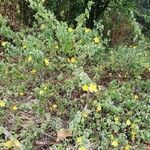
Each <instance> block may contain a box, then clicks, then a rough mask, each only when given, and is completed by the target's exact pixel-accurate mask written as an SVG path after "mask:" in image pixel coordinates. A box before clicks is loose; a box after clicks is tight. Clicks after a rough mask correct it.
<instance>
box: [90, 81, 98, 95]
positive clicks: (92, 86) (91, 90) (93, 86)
mask: <svg viewBox="0 0 150 150" xmlns="http://www.w3.org/2000/svg"><path fill="white" fill-rule="evenodd" d="M89 91H90V92H91V93H93V92H97V91H98V90H97V85H96V84H94V83H91V84H90V86H89Z"/></svg>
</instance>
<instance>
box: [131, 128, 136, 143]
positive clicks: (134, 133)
mask: <svg viewBox="0 0 150 150" xmlns="http://www.w3.org/2000/svg"><path fill="white" fill-rule="evenodd" d="M135 136H136V132H135V131H133V130H132V131H131V140H132V141H134V140H135Z"/></svg>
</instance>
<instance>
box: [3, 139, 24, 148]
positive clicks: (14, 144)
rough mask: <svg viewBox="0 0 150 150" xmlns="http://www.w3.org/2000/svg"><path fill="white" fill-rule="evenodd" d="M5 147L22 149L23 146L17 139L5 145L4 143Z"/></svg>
mask: <svg viewBox="0 0 150 150" xmlns="http://www.w3.org/2000/svg"><path fill="white" fill-rule="evenodd" d="M3 145H4V147H6V148H8V149H10V148H14V147H18V148H20V147H21V144H20V142H19V141H18V140H16V139H11V140H9V141H7V142H5V143H3Z"/></svg>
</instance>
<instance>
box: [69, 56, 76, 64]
mask: <svg viewBox="0 0 150 150" xmlns="http://www.w3.org/2000/svg"><path fill="white" fill-rule="evenodd" d="M68 62H70V63H72V64H74V63H76V62H77V61H76V59H75V57H72V58H70V59H68Z"/></svg>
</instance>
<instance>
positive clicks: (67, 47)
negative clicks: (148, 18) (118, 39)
mask: <svg viewBox="0 0 150 150" xmlns="http://www.w3.org/2000/svg"><path fill="white" fill-rule="evenodd" d="M29 2H30V7H31V8H32V9H33V10H35V11H36V14H35V19H36V21H35V22H34V25H33V27H32V28H24V29H22V30H21V31H19V32H13V31H12V30H11V29H10V27H9V26H8V25H7V21H6V20H5V19H4V18H3V17H2V16H0V23H1V29H2V30H0V34H1V35H2V36H4V37H5V39H6V40H4V41H2V42H1V46H2V59H1V62H0V122H1V126H2V127H0V147H1V148H5V149H7V148H8V149H9V148H13V147H17V148H19V149H29V150H30V149H40V148H45V149H48V148H49V149H58V150H59V149H60V150H61V149H79V150H85V149H112V148H113V149H125V150H129V149H130V148H131V149H144V148H145V147H146V146H145V143H148V142H149V140H150V137H149V117H150V116H149V114H150V113H149V111H150V109H149V106H148V102H149V93H148V88H149V79H148V77H147V74H149V61H148V60H149V51H147V46H146V44H145V43H142V44H143V45H140V43H139V45H136V46H135V45H131V46H128V47H123V46H120V47H116V48H113V49H112V48H109V46H108V40H107V39H105V38H104V37H103V29H104V27H103V25H102V23H101V22H99V23H97V28H94V29H89V28H87V27H86V19H87V18H88V17H89V11H88V9H89V10H90V8H91V6H92V3H89V5H88V9H86V10H85V13H84V14H81V15H80V16H78V17H77V19H76V21H77V26H76V27H72V26H70V25H68V24H67V23H66V22H62V21H58V20H57V19H56V17H55V16H54V14H53V13H51V12H49V11H48V10H46V9H45V7H44V6H43V4H44V3H43V2H42V1H40V0H36V1H35V0H29ZM144 45H145V46H144ZM105 79H106V80H105ZM63 128H65V129H67V131H66V130H60V129H63ZM60 131H61V132H60ZM62 131H65V132H62ZM60 133H61V134H62V135H61V136H60ZM56 134H57V135H56ZM67 135H69V136H67ZM70 135H71V138H70V139H67V137H70ZM45 136H46V138H45ZM3 137H5V138H6V139H5V138H3ZM45 139H47V140H45ZM43 143H44V144H43Z"/></svg>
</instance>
